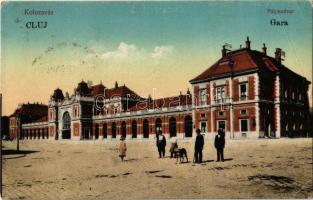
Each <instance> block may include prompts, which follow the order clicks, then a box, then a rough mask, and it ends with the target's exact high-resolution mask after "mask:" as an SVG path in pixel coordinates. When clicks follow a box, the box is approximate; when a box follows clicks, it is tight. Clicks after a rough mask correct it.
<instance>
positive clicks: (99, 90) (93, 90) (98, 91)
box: [91, 83, 105, 96]
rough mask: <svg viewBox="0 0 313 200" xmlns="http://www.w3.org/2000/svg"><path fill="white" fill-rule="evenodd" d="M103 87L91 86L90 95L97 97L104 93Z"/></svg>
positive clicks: (100, 85)
mask: <svg viewBox="0 0 313 200" xmlns="http://www.w3.org/2000/svg"><path fill="white" fill-rule="evenodd" d="M104 89H105V86H104V85H103V84H102V83H100V84H98V85H93V86H91V95H92V96H97V95H100V94H103V93H104Z"/></svg>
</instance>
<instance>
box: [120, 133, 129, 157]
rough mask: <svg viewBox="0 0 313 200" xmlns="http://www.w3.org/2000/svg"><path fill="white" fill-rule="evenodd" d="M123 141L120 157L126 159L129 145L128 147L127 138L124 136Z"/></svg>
mask: <svg viewBox="0 0 313 200" xmlns="http://www.w3.org/2000/svg"><path fill="white" fill-rule="evenodd" d="M120 140H121V143H120V149H119V150H120V155H119V156H120V157H121V160H122V161H124V157H125V156H126V150H127V147H126V142H125V138H124V137H123V136H121V139H120Z"/></svg>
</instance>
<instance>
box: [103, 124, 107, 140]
mask: <svg viewBox="0 0 313 200" xmlns="http://www.w3.org/2000/svg"><path fill="white" fill-rule="evenodd" d="M102 135H103V138H107V137H108V129H107V123H103V125H102Z"/></svg>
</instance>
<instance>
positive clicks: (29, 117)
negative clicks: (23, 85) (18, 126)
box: [10, 103, 48, 123]
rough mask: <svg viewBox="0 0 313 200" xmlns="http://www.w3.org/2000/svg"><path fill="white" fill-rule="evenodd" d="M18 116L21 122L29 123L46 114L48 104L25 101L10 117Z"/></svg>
mask: <svg viewBox="0 0 313 200" xmlns="http://www.w3.org/2000/svg"><path fill="white" fill-rule="evenodd" d="M17 115H18V116H19V117H20V118H21V120H22V121H23V123H25V122H26V123H30V122H33V121H36V120H39V119H41V118H42V120H43V117H44V116H48V106H47V105H44V104H39V103H33V104H30V103H27V104H23V105H21V106H20V107H19V108H17V109H16V110H15V111H14V113H13V114H12V115H10V117H16V116H17Z"/></svg>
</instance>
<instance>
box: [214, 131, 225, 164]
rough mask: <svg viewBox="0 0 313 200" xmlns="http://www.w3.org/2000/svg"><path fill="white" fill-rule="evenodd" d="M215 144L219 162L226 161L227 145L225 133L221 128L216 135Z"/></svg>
mask: <svg viewBox="0 0 313 200" xmlns="http://www.w3.org/2000/svg"><path fill="white" fill-rule="evenodd" d="M214 146H215V148H216V151H217V162H219V161H220V160H222V161H223V162H224V147H225V134H224V132H223V131H222V130H221V129H219V130H218V132H217V135H216V136H215V141H214Z"/></svg>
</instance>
